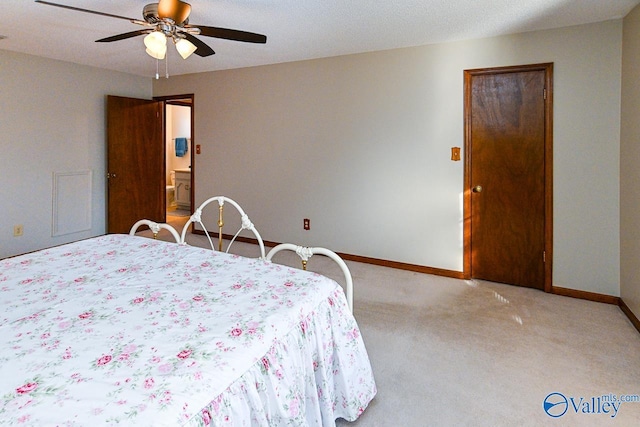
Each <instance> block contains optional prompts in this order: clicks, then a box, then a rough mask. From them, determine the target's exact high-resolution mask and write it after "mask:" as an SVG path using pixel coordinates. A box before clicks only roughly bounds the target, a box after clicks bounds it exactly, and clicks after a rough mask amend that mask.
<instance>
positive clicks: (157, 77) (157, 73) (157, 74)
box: [156, 58, 160, 80]
mask: <svg viewBox="0 0 640 427" xmlns="http://www.w3.org/2000/svg"><path fill="white" fill-rule="evenodd" d="M159 61H160V60H159V59H158V58H156V80H158V79H159V78H160V73H159V72H158V68H159V65H158V63H159Z"/></svg>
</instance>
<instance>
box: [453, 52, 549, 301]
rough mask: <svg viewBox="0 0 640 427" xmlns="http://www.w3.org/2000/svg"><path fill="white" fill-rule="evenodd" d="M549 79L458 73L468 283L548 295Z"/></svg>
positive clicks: (519, 69)
mask: <svg viewBox="0 0 640 427" xmlns="http://www.w3.org/2000/svg"><path fill="white" fill-rule="evenodd" d="M552 74H553V64H534V65H524V66H515V67H499V68H488V69H478V70H466V71H465V72H464V81H465V105H464V108H465V154H466V156H465V179H464V180H465V192H464V211H465V222H464V236H465V237H464V241H465V249H464V276H465V277H467V278H476V279H483V280H489V281H494V282H501V283H507V284H513V285H519V286H525V287H531V288H536V289H541V290H545V291H547V292H550V291H551V266H552V213H553V209H552V135H553V132H552V117H553V115H552V107H553V103H552V99H553V92H552V82H553V75H552Z"/></svg>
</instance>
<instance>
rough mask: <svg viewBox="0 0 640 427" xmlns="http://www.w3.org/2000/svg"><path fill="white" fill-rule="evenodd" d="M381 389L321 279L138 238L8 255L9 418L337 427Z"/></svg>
mask: <svg viewBox="0 0 640 427" xmlns="http://www.w3.org/2000/svg"><path fill="white" fill-rule="evenodd" d="M375 393H376V386H375V382H374V378H373V374H372V370H371V365H370V362H369V358H368V356H367V353H366V349H365V347H364V343H363V341H362V338H361V336H360V332H359V329H358V325H357V324H356V321H355V319H354V318H353V316H352V315H351V313H350V312H349V309H348V307H347V302H346V299H345V297H344V294H343V292H342V288H341V287H340V286H339V285H338V284H337V283H335V282H333V281H332V280H330V279H327V278H325V277H324V276H321V275H317V274H314V273H310V272H305V271H302V270H298V269H291V268H288V267H284V266H281V265H278V264H271V263H269V262H267V261H263V260H258V259H249V258H244V257H239V256H233V255H228V254H224V253H220V252H212V251H210V250H205V249H200V248H194V247H189V246H179V245H177V244H175V243H168V242H162V241H156V240H152V239H148V238H142V237H136V236H128V235H107V236H101V237H97V238H93V239H89V240H85V241H82V242H76V243H71V244H68V245H64V246H59V247H56V248H52V249H47V250H43V251H39V252H35V253H32V254H27V255H22V256H19V257H15V258H9V259H5V260H2V261H0V425H38V426H45V425H46V426H49V425H55V426H84V425H92V426H93V425H115V424H120V425H140V426H147V425H148V426H162V425H166V426H206V425H215V426H250V425H253V426H266V425H269V426H278V425H291V426H303V425H304V426H306V425H309V426H320V425H323V426H330V425H335V420H336V419H337V418H344V419H346V420H349V421H352V420H355V419H356V418H357V417H358V416H359V415H360V413H362V411H364V409H365V408H366V407H367V405H368V403H369V402H370V401H371V399H372V398H373V397H374V395H375Z"/></svg>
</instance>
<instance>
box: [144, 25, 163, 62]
mask: <svg viewBox="0 0 640 427" xmlns="http://www.w3.org/2000/svg"><path fill="white" fill-rule="evenodd" d="M144 45H145V46H146V47H147V54H149V56H151V57H153V58H156V59H164V56H165V55H166V53H167V37H166V36H165V35H164V34H163V33H161V32H159V31H154V32H152V33H149V34H148V35H147V36H146V37H145V38H144Z"/></svg>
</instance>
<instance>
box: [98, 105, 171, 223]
mask: <svg viewBox="0 0 640 427" xmlns="http://www.w3.org/2000/svg"><path fill="white" fill-rule="evenodd" d="M163 135H164V125H163V103H162V102H161V101H151V100H145V99H135V98H123V97H119V96H108V97H107V178H108V194H107V210H108V214H107V232H108V233H128V232H129V229H130V228H131V226H132V225H133V224H134V223H135V222H136V221H138V220H139V219H143V218H146V219H150V220H152V221H156V222H165V220H166V211H165V200H164V199H165V180H164V179H163V178H164V176H165V173H164V168H165V158H164V155H165V154H164V152H165V145H164V143H163V137H164V136H163Z"/></svg>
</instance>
